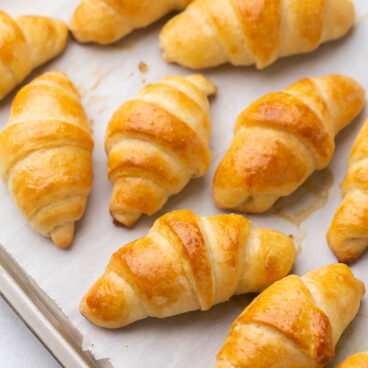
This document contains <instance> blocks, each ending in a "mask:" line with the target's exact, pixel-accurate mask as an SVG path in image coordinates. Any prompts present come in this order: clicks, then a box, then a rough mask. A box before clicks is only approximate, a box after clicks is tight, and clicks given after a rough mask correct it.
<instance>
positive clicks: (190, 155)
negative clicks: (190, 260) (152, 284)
mask: <svg viewBox="0 0 368 368" xmlns="http://www.w3.org/2000/svg"><path fill="white" fill-rule="evenodd" d="M215 92H216V87H215V86H214V85H213V84H212V83H211V82H210V81H209V80H207V79H206V78H204V77H203V76H201V75H191V76H189V77H186V78H183V77H166V78H164V79H163V80H162V81H161V82H160V83H156V84H149V85H147V86H146V87H144V88H143V89H142V90H141V91H140V92H139V93H138V95H137V96H136V97H135V98H134V99H133V100H131V101H128V102H125V103H124V104H123V105H122V106H121V107H120V108H119V109H118V110H117V111H116V112H115V113H114V115H113V117H112V119H111V121H110V123H109V125H108V127H107V132H106V139H105V147H106V153H107V155H108V176H109V179H110V180H111V182H112V184H113V192H112V196H111V201H110V213H111V215H112V216H113V218H114V220H115V221H116V222H119V223H121V224H124V225H125V226H132V225H133V224H134V223H135V222H136V221H137V220H138V218H139V217H140V216H141V214H142V213H145V214H147V215H152V214H153V213H155V212H157V211H158V210H159V209H160V208H161V207H162V206H163V205H164V204H165V203H166V201H167V200H168V198H169V196H171V195H173V194H176V193H179V192H180V191H181V190H182V189H183V188H184V187H185V186H186V185H187V183H188V182H189V180H190V179H191V178H193V177H195V178H196V177H199V176H202V175H204V174H205V173H206V171H207V170H208V167H209V165H210V161H211V157H210V151H209V148H208V143H209V139H210V134H211V120H210V116H209V103H208V100H207V97H206V95H211V94H214V93H215Z"/></svg>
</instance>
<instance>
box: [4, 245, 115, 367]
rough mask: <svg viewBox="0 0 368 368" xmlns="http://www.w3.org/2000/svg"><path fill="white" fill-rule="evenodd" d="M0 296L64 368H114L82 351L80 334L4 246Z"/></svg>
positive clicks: (103, 360) (105, 361)
mask: <svg viewBox="0 0 368 368" xmlns="http://www.w3.org/2000/svg"><path fill="white" fill-rule="evenodd" d="M0 296H2V297H3V298H4V300H5V301H6V302H7V303H8V304H9V306H10V307H11V308H12V309H13V310H14V312H15V313H16V314H17V315H18V316H19V318H21V319H22V321H23V322H24V323H25V325H26V326H27V327H28V328H29V329H30V330H31V331H32V332H33V334H34V335H35V336H36V337H37V338H38V339H39V340H40V342H41V343H42V344H43V345H44V346H45V348H46V349H47V350H48V351H49V352H50V353H51V354H52V355H53V356H54V358H55V359H56V360H57V361H58V362H59V363H60V364H61V365H62V366H63V367H65V368H112V365H111V364H110V362H109V361H108V360H107V359H101V360H96V359H94V357H93V356H92V354H91V353H90V352H89V351H84V350H83V348H82V337H81V335H80V333H79V332H78V331H77V330H76V329H75V328H74V327H73V326H72V324H71V323H70V321H69V320H68V319H67V317H66V316H65V315H64V314H63V313H62V311H61V310H60V308H59V307H58V306H57V305H56V304H55V303H54V302H53V301H52V300H51V298H49V297H48V296H47V295H46V294H45V293H44V292H43V291H42V290H41V289H40V288H39V287H38V286H37V284H36V283H35V282H34V281H33V280H32V279H31V278H30V277H29V276H28V275H27V274H26V273H25V272H24V271H23V269H22V268H21V267H20V266H19V264H18V263H17V262H16V261H15V260H14V258H13V257H12V256H11V255H10V254H9V253H8V252H7V250H6V249H5V248H4V247H3V246H2V245H1V244H0Z"/></svg>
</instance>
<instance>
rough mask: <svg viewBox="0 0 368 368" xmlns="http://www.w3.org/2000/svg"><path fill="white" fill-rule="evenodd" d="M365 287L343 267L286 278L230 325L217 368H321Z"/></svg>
mask: <svg viewBox="0 0 368 368" xmlns="http://www.w3.org/2000/svg"><path fill="white" fill-rule="evenodd" d="M364 293H365V287H364V284H363V283H362V282H361V281H359V280H358V279H356V278H355V277H354V275H353V274H352V272H351V271H350V269H349V268H348V267H347V266H346V265H343V264H336V265H330V266H326V267H322V268H320V269H318V270H315V271H313V272H309V273H307V274H305V275H304V276H303V277H298V276H294V275H293V276H288V277H286V278H284V279H283V280H281V281H278V282H276V283H274V284H273V285H272V286H270V287H269V288H267V289H266V290H265V291H263V292H262V293H261V294H260V295H259V296H258V297H257V298H256V299H255V300H254V301H253V302H252V303H251V304H250V305H249V306H248V307H247V308H245V310H244V311H243V313H241V314H240V316H239V317H238V318H237V319H236V320H235V322H234V323H233V324H232V326H231V328H230V333H229V335H228V336H227V338H226V340H225V344H224V346H223V347H222V349H221V350H220V352H219V353H218V354H217V359H216V364H215V367H216V368H265V367H267V368H295V367H298V368H322V367H324V366H326V365H327V364H329V363H330V362H331V361H332V359H333V358H334V356H335V346H336V343H337V342H338V340H339V339H340V337H341V335H342V333H343V331H344V330H345V328H346V327H347V326H348V325H349V323H350V322H351V321H352V320H353V319H354V318H355V316H356V314H357V313H358V310H359V306H360V301H361V299H362V297H363V295H364Z"/></svg>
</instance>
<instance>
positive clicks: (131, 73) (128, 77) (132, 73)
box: [126, 72, 134, 80]
mask: <svg viewBox="0 0 368 368" xmlns="http://www.w3.org/2000/svg"><path fill="white" fill-rule="evenodd" d="M133 76H134V72H130V74H129V75H128V76H127V78H126V80H129V79H130V78H132V77H133Z"/></svg>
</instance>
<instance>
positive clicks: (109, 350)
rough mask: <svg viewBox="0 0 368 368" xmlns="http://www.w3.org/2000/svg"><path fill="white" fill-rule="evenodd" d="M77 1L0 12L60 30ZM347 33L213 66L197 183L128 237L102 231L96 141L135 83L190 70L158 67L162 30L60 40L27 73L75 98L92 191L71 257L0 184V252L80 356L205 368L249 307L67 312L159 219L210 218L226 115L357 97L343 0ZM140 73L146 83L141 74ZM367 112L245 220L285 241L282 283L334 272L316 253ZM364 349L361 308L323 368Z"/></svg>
mask: <svg viewBox="0 0 368 368" xmlns="http://www.w3.org/2000/svg"><path fill="white" fill-rule="evenodd" d="M77 3H78V0H65V1H48V0H38V1H33V2H32V1H29V0H28V1H27V0H14V1H8V0H0V8H1V9H3V10H5V11H7V12H9V13H10V14H12V15H18V14H31V13H33V14H43V15H49V16H56V17H59V18H62V19H64V20H65V21H67V20H68V19H69V18H70V16H71V14H72V12H73V9H74V8H75V6H76V5H77ZM354 3H355V5H356V11H357V22H356V25H355V27H354V29H353V30H352V32H350V34H349V35H348V36H347V37H345V38H344V39H342V40H339V41H336V42H332V43H329V44H326V45H324V46H322V47H321V48H320V49H319V50H318V51H316V52H313V53H311V54H307V55H300V56H295V57H290V58H287V59H283V60H279V61H278V62H277V63H276V64H274V65H273V66H271V67H269V68H267V69H266V70H264V71H261V72H259V71H256V70H255V68H253V67H247V68H234V67H231V66H223V67H220V68H216V69H211V70H207V71H205V72H204V74H205V75H206V76H207V77H209V78H210V79H211V80H212V81H213V82H214V83H215V84H216V85H217V86H218V95H217V96H216V97H215V98H213V99H212V100H211V116H212V123H213V133H212V139H211V144H210V148H211V152H212V159H213V162H212V165H211V168H210V170H209V172H208V173H207V175H206V176H205V177H203V178H200V179H196V180H193V181H191V182H190V183H189V185H188V186H187V187H186V188H185V189H184V190H183V192H182V193H180V194H179V195H177V196H175V197H172V198H171V199H170V200H169V201H168V203H167V204H166V205H165V207H164V208H163V210H161V211H160V212H159V213H157V214H156V215H155V216H152V217H150V218H148V217H143V218H142V219H141V220H140V221H139V222H138V224H137V225H136V226H135V227H134V228H133V229H131V230H128V229H124V228H122V227H117V226H115V225H113V223H112V221H111V217H110V215H109V213H108V203H109V197H110V194H111V184H110V182H109V181H108V179H107V177H106V156H105V153H104V148H103V143H104V132H105V129H106V126H107V123H108V121H109V119H110V117H111V115H112V113H113V112H114V111H115V109H116V108H118V107H119V106H120V104H121V103H122V102H123V101H125V100H127V99H131V98H132V97H133V96H134V95H135V94H136V93H137V92H138V91H139V90H140V89H141V88H142V87H143V85H145V84H146V83H149V82H156V81H159V80H160V79H161V78H163V77H164V76H166V75H170V74H178V75H188V74H189V73H191V71H190V70H186V69H183V68H180V67H178V66H175V65H168V64H166V63H164V62H163V61H162V58H161V53H160V50H159V47H158V33H159V31H160V29H161V27H162V25H163V24H164V23H165V20H163V21H161V22H158V23H156V24H155V25H153V26H151V27H149V28H147V29H145V30H141V31H137V32H135V33H134V34H132V35H130V36H128V37H127V38H125V39H123V40H122V41H121V42H119V43H117V44H114V45H111V46H104V47H102V46H97V45H79V44H77V43H75V42H74V41H73V40H71V39H70V40H69V43H68V46H67V49H66V50H65V52H64V53H63V55H62V56H61V57H59V58H58V59H57V60H55V61H52V62H50V63H48V64H47V65H45V66H44V67H41V68H39V69H38V70H36V71H35V72H34V73H33V74H32V75H31V76H30V77H29V78H28V79H27V82H29V81H30V80H32V78H34V77H35V76H37V75H39V74H41V73H43V72H46V71H48V70H52V69H59V70H62V71H64V72H66V73H67V74H68V75H69V77H70V78H71V79H72V81H73V82H74V83H75V84H76V86H77V87H78V88H79V90H80V92H81V94H82V96H83V104H84V106H85V108H86V110H87V113H88V115H89V117H90V119H91V124H92V128H93V133H94V139H95V144H96V148H95V151H94V174H95V180H94V184H93V189H92V192H91V196H90V198H89V202H88V206H87V209H86V212H85V215H84V217H83V219H82V220H81V221H80V222H79V223H78V224H77V226H76V237H75V240H74V243H73V246H72V247H71V248H70V249H68V250H61V249H58V248H57V247H55V246H54V245H53V244H52V243H51V241H50V240H49V239H45V238H43V237H42V236H40V235H38V234H37V233H35V232H34V231H33V230H32V229H31V227H30V226H29V225H28V224H27V223H26V222H25V220H24V219H23V218H22V216H21V215H20V214H19V212H18V211H17V209H16V207H15V205H14V203H13V201H12V199H11V197H10V195H9V193H8V191H7V189H6V187H5V186H4V184H3V183H1V184H0V242H1V243H2V244H3V245H4V246H5V247H6V249H7V250H8V251H9V252H10V253H11V254H12V255H13V257H14V258H15V259H16V260H17V262H19V264H20V265H21V266H22V267H23V269H24V270H25V271H26V272H27V273H28V274H29V275H30V276H31V277H32V278H33V279H34V280H35V281H36V282H37V283H38V285H39V286H40V287H41V288H42V289H43V290H44V291H45V292H46V293H47V294H48V295H49V296H50V298H51V299H53V300H54V301H55V303H57V305H58V306H59V307H60V308H61V310H62V311H63V312H64V313H65V315H66V316H67V317H68V318H69V319H70V321H71V323H72V324H73V325H74V326H75V327H76V328H77V329H78V330H79V331H80V332H81V334H82V335H83V336H84V342H83V347H84V348H85V349H89V350H91V351H92V352H93V354H94V355H95V357H96V358H97V359H101V358H109V359H110V361H111V363H112V365H113V366H114V367H119V368H120V367H122V368H133V367H134V368H137V367H145V368H146V367H147V368H157V367H177V368H181V367H188V366H190V367H193V368H199V367H211V366H213V364H214V361H215V356H216V353H217V352H218V350H219V349H220V347H221V345H222V344H223V342H224V339H225V337H226V335H227V333H228V328H229V326H230V324H231V323H232V321H233V320H234V319H235V318H236V316H237V315H238V314H239V313H240V312H241V311H242V310H243V308H244V307H245V306H246V305H247V304H248V303H249V301H250V300H251V298H252V296H237V297H234V298H232V299H231V300H230V301H229V302H228V303H225V304H221V305H218V306H215V307H213V308H212V309H211V310H210V311H207V312H200V311H198V312H191V313H187V314H183V315H179V316H175V317H171V318H167V319H164V320H158V319H153V318H151V319H146V320H143V321H140V322H137V323H135V324H133V325H131V326H128V327H126V328H124V329H120V330H114V331H109V330H105V329H101V328H98V327H96V326H94V325H93V324H91V323H89V322H88V321H87V320H85V319H84V318H83V317H82V316H81V315H80V314H79V310H78V306H79V301H80V299H81V296H82V295H83V294H84V293H85V292H86V290H87V289H88V288H89V287H90V286H91V284H92V283H93V282H94V281H95V280H96V279H97V278H98V277H99V276H100V275H101V274H102V273H103V270H104V268H105V266H106V264H107V262H108V261H109V259H110V256H111V255H112V253H113V252H115V251H116V250H117V249H118V248H119V247H121V246H122V245H123V244H125V243H128V242H130V241H132V240H134V239H136V238H138V237H140V236H143V235H145V234H146V233H147V232H148V229H149V228H150V226H151V225H152V223H153V221H154V220H155V219H156V218H157V217H159V216H161V215H163V214H164V213H166V212H169V211H172V210H177V209H183V208H190V209H191V210H193V211H194V212H196V213H198V214H200V215H203V216H205V215H212V214H216V213H221V211H220V210H219V209H217V208H216V207H215V205H214V203H213V201H212V197H211V184H212V178H213V174H214V171H215V169H216V167H217V165H218V163H219V161H220V160H221V158H222V156H223V155H224V153H225V151H226V149H227V147H228V146H229V144H230V142H231V140H232V136H233V133H232V128H233V125H234V122H235V119H236V117H237V116H238V114H239V113H240V112H241V111H242V110H243V109H244V108H245V107H246V106H247V105H248V104H249V103H250V102H252V101H254V100H255V99H257V98H258V97H261V96H262V95H264V94H266V93H268V92H271V91H277V90H281V89H283V88H284V87H286V86H288V85H290V84H291V83H294V82H295V81H297V80H299V79H301V78H303V77H313V76H320V75H324V74H328V73H342V74H347V75H350V76H352V77H354V78H356V79H357V80H358V81H359V82H361V83H362V84H363V85H364V87H365V88H367V89H368V69H367V59H368V49H367V47H366V45H367V43H368V19H367V14H368V3H367V1H366V0H355V1H354ZM140 62H144V63H145V64H147V66H148V71H146V72H142V71H141V70H140V69H139V63H140ZM14 95H15V92H14V93H12V94H11V95H10V96H8V97H7V98H6V99H5V100H4V101H3V102H1V103H0V129H2V128H3V127H5V124H6V122H7V120H8V116H9V111H10V104H11V101H12V99H13V98H14ZM367 115H368V109H366V111H365V112H363V113H362V114H361V115H360V116H359V117H358V118H357V119H356V120H355V121H354V123H353V124H352V125H351V126H350V127H348V128H347V129H345V130H344V131H343V132H342V133H340V135H339V136H338V138H337V140H336V142H337V148H336V154H335V157H334V159H333V160H332V162H331V164H330V165H329V167H328V168H327V169H325V170H323V171H320V172H317V173H315V174H314V175H313V176H312V177H311V178H310V179H309V180H308V181H307V182H306V183H305V184H304V185H303V187H302V188H300V189H299V190H298V191H297V192H296V193H294V194H293V195H292V196H290V197H288V198H285V199H282V200H281V201H279V202H278V203H277V205H276V206H275V208H274V209H272V210H270V211H269V212H268V213H266V214H262V215H254V216H248V217H249V218H250V219H252V220H253V222H254V223H255V224H256V225H257V226H262V227H269V228H273V229H277V230H280V231H284V232H286V233H287V234H293V235H294V237H295V240H296V243H297V244H298V245H300V246H302V248H303V251H302V253H301V255H300V256H299V258H298V260H297V262H296V264H295V267H294V272H295V273H297V274H300V275H301V274H304V273H305V272H308V271H310V270H313V269H315V268H318V267H321V266H324V265H326V264H329V263H335V262H336V260H335V258H334V257H333V255H332V254H331V252H330V250H329V248H328V247H327V244H326V241H325V232H326V230H327V228H328V226H329V224H330V221H331V219H332V217H333V214H334V211H335V210H336V208H337V206H338V205H339V203H340V201H341V193H340V186H341V183H342V180H343V178H344V175H345V172H346V167H347V160H348V154H349V151H350V148H351V145H352V143H353V141H354V138H355V136H356V134H357V132H358V131H359V129H360V127H361V125H362V123H363V121H364V119H365V118H366V117H367ZM367 264H368V252H367V253H366V254H365V255H364V256H363V257H362V258H361V259H360V261H358V262H357V263H356V264H354V265H353V266H352V269H353V272H354V273H355V274H356V275H357V276H358V277H359V278H361V279H362V280H364V281H365V282H366V283H367V285H368V271H367ZM364 349H365V350H367V349H368V302H367V297H366V298H365V301H364V302H363V304H362V308H361V310H360V312H359V315H358V316H357V318H356V320H355V321H354V322H353V324H352V325H351V326H350V327H349V328H348V329H347V331H346V332H345V334H344V336H343V338H342V339H341V340H340V343H339V344H338V347H337V358H336V360H335V362H334V364H333V366H334V365H335V363H337V362H339V361H341V360H342V359H344V358H345V357H346V356H348V355H350V354H352V353H355V352H358V351H361V350H364Z"/></svg>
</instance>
